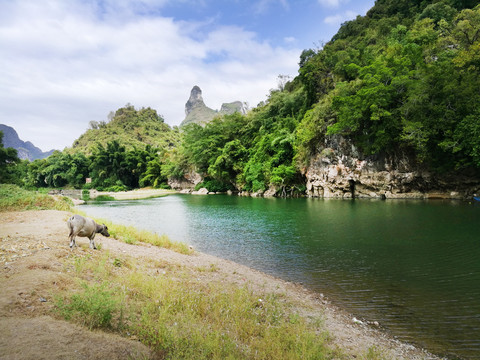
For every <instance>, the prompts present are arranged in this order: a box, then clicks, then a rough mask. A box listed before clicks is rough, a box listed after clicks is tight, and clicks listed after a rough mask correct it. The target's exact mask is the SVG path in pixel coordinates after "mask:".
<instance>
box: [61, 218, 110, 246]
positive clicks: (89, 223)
mask: <svg viewBox="0 0 480 360" xmlns="http://www.w3.org/2000/svg"><path fill="white" fill-rule="evenodd" d="M67 226H68V228H69V229H70V234H69V235H68V236H69V239H70V248H72V247H73V246H76V245H75V237H76V236H77V235H78V236H82V237H88V238H89V239H90V248H92V249H96V248H97V247H96V246H95V241H93V239H94V238H95V234H97V233H100V234H102V235H103V236H106V237H109V236H110V234H109V233H108V228H107V226H106V225H105V224H103V225H98V224H97V223H96V222H95V221H93V220H92V219H88V218H85V217H83V216H80V215H73V216H72V217H71V218H70V219H68V220H67Z"/></svg>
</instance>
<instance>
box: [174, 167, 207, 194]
mask: <svg viewBox="0 0 480 360" xmlns="http://www.w3.org/2000/svg"><path fill="white" fill-rule="evenodd" d="M202 181H203V179H202V177H201V176H200V174H198V173H196V172H195V171H190V172H189V173H187V174H185V175H184V176H183V178H181V179H177V178H170V179H168V185H170V187H171V188H172V189H174V190H189V191H192V190H193V189H194V188H195V186H196V185H197V184H199V183H201V182H202Z"/></svg>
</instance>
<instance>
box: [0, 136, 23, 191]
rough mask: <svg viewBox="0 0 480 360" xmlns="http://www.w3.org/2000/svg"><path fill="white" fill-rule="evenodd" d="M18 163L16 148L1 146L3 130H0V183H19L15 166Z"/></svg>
mask: <svg viewBox="0 0 480 360" xmlns="http://www.w3.org/2000/svg"><path fill="white" fill-rule="evenodd" d="M19 163H20V159H19V158H18V155H17V150H16V149H14V148H11V147H8V148H5V147H4V146H3V131H0V183H2V184H6V183H14V184H15V183H19V179H18V177H17V175H18V174H16V167H17V165H18V164H19Z"/></svg>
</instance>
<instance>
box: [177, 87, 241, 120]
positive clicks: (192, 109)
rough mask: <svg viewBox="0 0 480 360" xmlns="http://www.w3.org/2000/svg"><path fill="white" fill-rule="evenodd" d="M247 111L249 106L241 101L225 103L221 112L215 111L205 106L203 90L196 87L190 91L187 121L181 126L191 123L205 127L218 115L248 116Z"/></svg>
mask: <svg viewBox="0 0 480 360" xmlns="http://www.w3.org/2000/svg"><path fill="white" fill-rule="evenodd" d="M247 111H248V106H247V105H246V103H242V102H241V101H234V102H231V103H223V104H222V107H221V108H220V111H217V110H213V109H211V108H209V107H208V106H206V105H205V103H204V101H203V97H202V90H201V89H200V88H199V87H198V86H196V85H195V86H194V87H193V88H192V90H191V91H190V98H189V99H188V101H187V103H186V104H185V119H184V120H183V121H182V123H181V124H180V126H184V125H188V124H190V123H196V124H199V125H204V124H206V123H208V122H209V121H211V120H212V119H213V118H214V117H215V116H217V115H224V114H233V113H235V112H239V113H241V114H246V113H247Z"/></svg>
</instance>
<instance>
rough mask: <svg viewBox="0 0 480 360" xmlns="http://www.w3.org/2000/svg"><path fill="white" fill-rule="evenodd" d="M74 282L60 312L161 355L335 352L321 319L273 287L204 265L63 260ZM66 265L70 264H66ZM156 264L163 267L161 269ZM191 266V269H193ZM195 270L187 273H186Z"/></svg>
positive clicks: (326, 355)
mask: <svg viewBox="0 0 480 360" xmlns="http://www.w3.org/2000/svg"><path fill="white" fill-rule="evenodd" d="M69 261H70V262H71V264H70V267H71V266H73V267H74V268H75V269H76V271H74V272H71V273H70V274H71V275H72V276H76V277H77V278H78V280H79V281H80V282H81V286H80V289H78V288H77V289H67V290H65V291H64V292H63V294H61V295H60V296H57V301H56V310H57V311H58V313H60V314H61V315H62V316H63V317H65V318H66V319H68V320H70V321H74V322H76V323H80V324H84V325H85V326H88V327H89V328H106V329H109V330H112V331H118V332H123V333H125V332H128V333H129V334H130V335H133V336H135V337H136V338H137V339H138V340H139V341H141V342H142V343H143V344H145V345H147V346H148V347H149V348H150V349H152V350H153V352H154V357H159V358H163V359H191V358H194V359H250V358H252V359H257V358H260V359H334V358H343V357H344V356H343V355H342V354H341V353H340V352H339V351H338V350H332V349H330V347H329V344H328V337H327V334H326V333H325V330H324V328H323V325H322V324H321V321H320V320H319V319H307V318H306V317H304V316H302V315H301V313H298V314H297V313H296V311H295V306H293V304H291V303H289V302H288V301H286V299H285V298H283V297H282V296H279V295H276V294H270V293H262V292H254V291H252V290H251V289H249V288H248V287H247V286H243V287H238V285H236V284H229V283H228V282H224V281H208V282H205V281H204V276H203V274H204V273H205V271H209V272H217V271H218V269H217V268H216V267H215V266H214V265H211V266H210V268H209V269H205V268H204V267H203V268H198V269H197V270H195V269H193V268H192V269H187V270H185V269H184V267H180V266H175V265H172V264H169V263H166V262H163V261H162V262H160V261H153V260H147V261H142V262H141V263H138V262H135V260H134V259H132V258H128V257H123V258H117V257H111V256H110V255H109V254H105V255H104V256H101V255H99V254H98V253H96V254H93V255H88V256H84V257H81V256H78V255H77V256H75V257H74V258H71V259H70V260H69ZM67 265H68V264H67ZM159 269H164V270H163V271H159ZM192 272H193V273H192ZM192 275H193V276H192Z"/></svg>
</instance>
